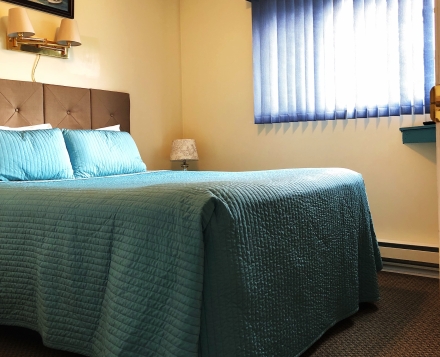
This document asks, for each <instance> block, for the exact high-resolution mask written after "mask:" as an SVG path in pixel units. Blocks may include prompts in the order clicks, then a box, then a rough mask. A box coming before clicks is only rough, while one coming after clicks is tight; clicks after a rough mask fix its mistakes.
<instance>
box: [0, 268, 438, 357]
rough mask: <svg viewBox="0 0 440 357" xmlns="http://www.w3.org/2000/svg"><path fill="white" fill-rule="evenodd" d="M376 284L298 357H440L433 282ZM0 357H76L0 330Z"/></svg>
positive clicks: (385, 276)
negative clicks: (373, 294)
mask: <svg viewBox="0 0 440 357" xmlns="http://www.w3.org/2000/svg"><path fill="white" fill-rule="evenodd" d="M379 284H380V291H381V300H380V301H379V302H378V303H376V304H363V305H362V306H361V307H360V309H359V312H358V313H357V314H355V315H354V316H352V317H350V318H348V319H345V320H343V321H341V322H339V323H338V324H336V325H335V326H334V327H332V328H331V329H330V330H329V331H327V333H326V334H324V336H323V337H322V338H321V339H320V340H319V341H318V342H317V343H315V345H313V346H312V347H311V348H310V349H309V350H308V351H307V352H305V353H304V354H303V357H320V356H322V357H324V356H325V357H332V356H335V357H336V356H337V357H349V356H356V357H363V356H365V357H370V356H393V357H424V356H429V357H440V294H439V281H438V280H437V279H431V278H422V277H415V276H410V275H401V274H395V273H385V272H380V273H379ZM0 357H81V356H80V355H77V354H73V353H68V352H62V351H57V350H52V349H49V348H47V347H45V346H43V344H42V343H41V338H40V336H39V335H38V334H37V333H36V332H33V331H30V330H26V329H22V328H17V327H6V326H0ZM237 357H239V356H237ZM276 357H283V356H276ZM286 357H287V356H286Z"/></svg>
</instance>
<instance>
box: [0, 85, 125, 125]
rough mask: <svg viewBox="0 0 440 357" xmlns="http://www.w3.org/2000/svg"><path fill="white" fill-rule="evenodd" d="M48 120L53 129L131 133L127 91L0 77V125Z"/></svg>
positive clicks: (36, 122) (26, 123) (27, 123)
mask: <svg viewBox="0 0 440 357" xmlns="http://www.w3.org/2000/svg"><path fill="white" fill-rule="evenodd" d="M43 123H50V124H51V125H52V127H54V128H66V129H98V128H102V127H106V126H112V125H117V124H120V125H121V130H122V131H127V132H130V96H129V94H128V93H122V92H112V91H105V90H98V89H86V88H76V87H65V86H57V85H52V84H42V83H34V82H23V81H12V80H6V79H0V126H10V127H19V126H28V125H36V124H43Z"/></svg>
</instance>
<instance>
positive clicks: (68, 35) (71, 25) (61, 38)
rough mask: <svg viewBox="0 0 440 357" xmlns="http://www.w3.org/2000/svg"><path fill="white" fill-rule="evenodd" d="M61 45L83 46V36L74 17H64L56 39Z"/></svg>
mask: <svg viewBox="0 0 440 357" xmlns="http://www.w3.org/2000/svg"><path fill="white" fill-rule="evenodd" d="M55 42H56V43H58V44H59V45H63V46H67V45H68V43H70V45H71V46H81V38H80V36H79V31H78V24H77V23H76V21H75V20H72V19H62V20H61V25H60V29H59V30H58V33H57V38H56V40H55Z"/></svg>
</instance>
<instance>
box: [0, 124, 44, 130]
mask: <svg viewBox="0 0 440 357" xmlns="http://www.w3.org/2000/svg"><path fill="white" fill-rule="evenodd" d="M44 129H52V125H50V124H37V125H31V126H21V127H18V128H11V127H9V126H0V130H14V131H23V130H44Z"/></svg>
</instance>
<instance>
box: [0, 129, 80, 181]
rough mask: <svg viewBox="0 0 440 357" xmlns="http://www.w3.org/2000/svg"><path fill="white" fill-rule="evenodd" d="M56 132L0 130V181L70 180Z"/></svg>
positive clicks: (61, 140)
mask: <svg viewBox="0 0 440 357" xmlns="http://www.w3.org/2000/svg"><path fill="white" fill-rule="evenodd" d="M72 178H74V176H73V170H72V165H71V164H70V159H69V154H68V153H67V149H66V144H65V143H64V138H63V134H62V132H61V130H60V129H49V130H30V131H10V130H0V181H27V180H57V179H72Z"/></svg>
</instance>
